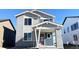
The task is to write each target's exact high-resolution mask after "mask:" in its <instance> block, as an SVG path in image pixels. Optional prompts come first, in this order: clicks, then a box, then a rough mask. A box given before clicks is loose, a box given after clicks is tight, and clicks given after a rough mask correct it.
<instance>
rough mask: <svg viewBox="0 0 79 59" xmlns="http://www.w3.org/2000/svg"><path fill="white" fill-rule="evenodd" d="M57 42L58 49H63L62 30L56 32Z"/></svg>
mask: <svg viewBox="0 0 79 59" xmlns="http://www.w3.org/2000/svg"><path fill="white" fill-rule="evenodd" d="M56 41H57V48H63V41H62V36H61V30H56Z"/></svg>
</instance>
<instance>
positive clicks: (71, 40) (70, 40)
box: [62, 18, 79, 44]
mask: <svg viewBox="0 0 79 59" xmlns="http://www.w3.org/2000/svg"><path fill="white" fill-rule="evenodd" d="M76 22H78V26H79V18H67V19H66V21H65V23H64V27H63V30H62V37H63V42H64V44H67V43H71V44H75V42H74V38H73V35H74V34H77V37H78V41H77V42H76V44H79V29H77V30H74V31H71V25H73V24H74V23H76ZM67 27H69V32H68V31H67ZM64 29H65V32H66V33H65V34H64Z"/></svg>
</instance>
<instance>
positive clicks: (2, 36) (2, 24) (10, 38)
mask: <svg viewBox="0 0 79 59" xmlns="http://www.w3.org/2000/svg"><path fill="white" fill-rule="evenodd" d="M15 34H16V31H15V28H14V26H13V24H12V22H11V21H10V20H9V19H1V20H0V47H5V48H10V47H14V46H15Z"/></svg>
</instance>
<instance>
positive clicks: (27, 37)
mask: <svg viewBox="0 0 79 59" xmlns="http://www.w3.org/2000/svg"><path fill="white" fill-rule="evenodd" d="M24 40H27V41H30V40H32V33H24Z"/></svg>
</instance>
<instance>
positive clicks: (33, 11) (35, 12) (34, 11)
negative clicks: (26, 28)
mask: <svg viewBox="0 0 79 59" xmlns="http://www.w3.org/2000/svg"><path fill="white" fill-rule="evenodd" d="M27 13H31V14H35V15H37V16H38V17H45V16H48V17H49V18H54V17H55V16H53V15H50V14H48V13H45V12H42V11H39V10H31V11H25V12H22V13H19V14H17V15H15V16H16V17H18V16H21V15H24V14H27Z"/></svg>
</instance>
